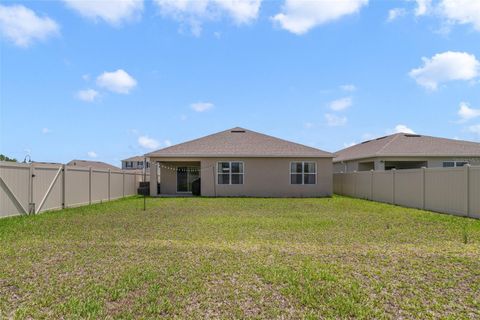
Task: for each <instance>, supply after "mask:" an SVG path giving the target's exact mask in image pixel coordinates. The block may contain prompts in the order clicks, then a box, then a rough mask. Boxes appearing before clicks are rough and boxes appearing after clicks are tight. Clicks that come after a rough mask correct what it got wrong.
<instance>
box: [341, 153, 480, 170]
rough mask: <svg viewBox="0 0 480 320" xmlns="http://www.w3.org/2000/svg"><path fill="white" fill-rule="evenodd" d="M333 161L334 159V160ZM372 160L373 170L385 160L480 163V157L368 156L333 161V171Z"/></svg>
mask: <svg viewBox="0 0 480 320" xmlns="http://www.w3.org/2000/svg"><path fill="white" fill-rule="evenodd" d="M334 161H335V160H334ZM370 161H374V163H375V170H376V171H383V170H385V161H426V162H427V167H428V168H442V167H443V162H444V161H467V162H468V163H469V164H470V165H472V166H478V165H480V157H382V158H368V159H361V160H350V161H344V162H343V163H342V162H334V164H333V166H334V172H335V173H339V172H354V171H359V170H358V168H359V163H360V162H370Z"/></svg>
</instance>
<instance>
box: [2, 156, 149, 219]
mask: <svg viewBox="0 0 480 320" xmlns="http://www.w3.org/2000/svg"><path fill="white" fill-rule="evenodd" d="M141 179H142V176H141V174H139V173H133V172H125V171H113V172H111V171H105V170H92V169H91V168H85V167H78V166H64V165H53V164H52V165H47V164H19V163H14V162H4V161H0V218H1V217H6V216H12V215H20V214H27V213H38V212H42V211H47V210H55V209H61V208H64V207H65V208H67V207H76V206H81V205H86V204H90V203H93V202H100V201H109V200H113V199H118V198H121V197H124V196H130V195H135V194H137V187H138V182H139V181H141Z"/></svg>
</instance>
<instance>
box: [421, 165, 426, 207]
mask: <svg viewBox="0 0 480 320" xmlns="http://www.w3.org/2000/svg"><path fill="white" fill-rule="evenodd" d="M426 171H427V169H426V168H425V167H422V209H423V210H425V198H426V194H425V188H426V186H425V185H426V179H425V175H426Z"/></svg>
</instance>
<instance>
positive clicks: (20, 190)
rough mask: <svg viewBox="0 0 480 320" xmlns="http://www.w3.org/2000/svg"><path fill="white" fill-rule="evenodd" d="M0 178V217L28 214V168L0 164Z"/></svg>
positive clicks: (11, 164) (26, 166) (25, 166)
mask: <svg viewBox="0 0 480 320" xmlns="http://www.w3.org/2000/svg"><path fill="white" fill-rule="evenodd" d="M0 178H1V180H0V217H6V216H11V215H17V214H22V213H25V212H24V211H27V212H28V210H29V202H30V201H29V188H30V166H28V165H21V164H16V163H2V164H1V165H0Z"/></svg>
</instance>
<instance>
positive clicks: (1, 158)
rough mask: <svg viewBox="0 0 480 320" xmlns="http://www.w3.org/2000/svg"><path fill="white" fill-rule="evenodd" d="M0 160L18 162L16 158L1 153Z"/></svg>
mask: <svg viewBox="0 0 480 320" xmlns="http://www.w3.org/2000/svg"><path fill="white" fill-rule="evenodd" d="M0 161H10V162H17V159H15V158H9V157H7V156H6V155H3V154H0Z"/></svg>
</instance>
